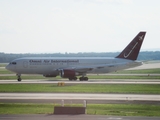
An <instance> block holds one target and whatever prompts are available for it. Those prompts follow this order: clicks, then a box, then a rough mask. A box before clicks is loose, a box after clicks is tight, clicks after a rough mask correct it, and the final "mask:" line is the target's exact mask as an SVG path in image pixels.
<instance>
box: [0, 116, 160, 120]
mask: <svg viewBox="0 0 160 120" xmlns="http://www.w3.org/2000/svg"><path fill="white" fill-rule="evenodd" d="M0 120H160V117H125V116H116V117H115V116H102V115H101V116H100V115H0Z"/></svg>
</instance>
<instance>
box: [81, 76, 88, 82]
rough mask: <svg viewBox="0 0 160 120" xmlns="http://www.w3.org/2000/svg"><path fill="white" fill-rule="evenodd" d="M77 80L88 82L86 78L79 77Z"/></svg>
mask: <svg viewBox="0 0 160 120" xmlns="http://www.w3.org/2000/svg"><path fill="white" fill-rule="evenodd" d="M79 80H80V81H88V77H80V78H79Z"/></svg>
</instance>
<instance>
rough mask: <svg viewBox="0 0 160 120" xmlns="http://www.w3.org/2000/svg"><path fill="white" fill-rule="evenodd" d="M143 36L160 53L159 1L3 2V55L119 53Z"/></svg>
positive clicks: (145, 47) (0, 26)
mask: <svg viewBox="0 0 160 120" xmlns="http://www.w3.org/2000/svg"><path fill="white" fill-rule="evenodd" d="M139 31H147V34H146V37H145V41H144V43H143V45H142V50H148V49H149V50H150V49H156V48H160V0H0V52H5V53H57V52H60V53H64V52H68V53H70V52H71V53H77V52H115V51H121V50H122V49H124V47H126V45H127V44H128V43H129V42H130V41H131V40H132V39H133V38H134V37H135V35H137V34H138V32H139Z"/></svg>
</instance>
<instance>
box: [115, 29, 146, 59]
mask: <svg viewBox="0 0 160 120" xmlns="http://www.w3.org/2000/svg"><path fill="white" fill-rule="evenodd" d="M145 34H146V32H139V33H138V34H137V36H136V37H135V38H134V39H133V40H132V41H131V42H130V43H129V44H128V46H127V47H126V48H125V49H124V50H123V51H122V52H121V53H120V54H119V55H118V56H117V57H116V58H123V59H129V60H136V59H137V57H138V54H139V51H140V48H141V45H142V43H143V40H144V37H145Z"/></svg>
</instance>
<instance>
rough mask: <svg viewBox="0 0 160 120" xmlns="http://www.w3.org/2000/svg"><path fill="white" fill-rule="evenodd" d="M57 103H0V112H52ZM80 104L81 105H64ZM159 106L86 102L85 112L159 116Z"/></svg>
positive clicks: (91, 113)
mask: <svg viewBox="0 0 160 120" xmlns="http://www.w3.org/2000/svg"><path fill="white" fill-rule="evenodd" d="M54 106H58V105H57V104H32V103H0V114H53V112H54ZM65 106H73V107H74V106H82V105H79V104H78V105H75V104H74V105H65ZM159 111H160V106H157V105H136V104H88V105H87V114H90V115H116V116H160V114H159Z"/></svg>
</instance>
